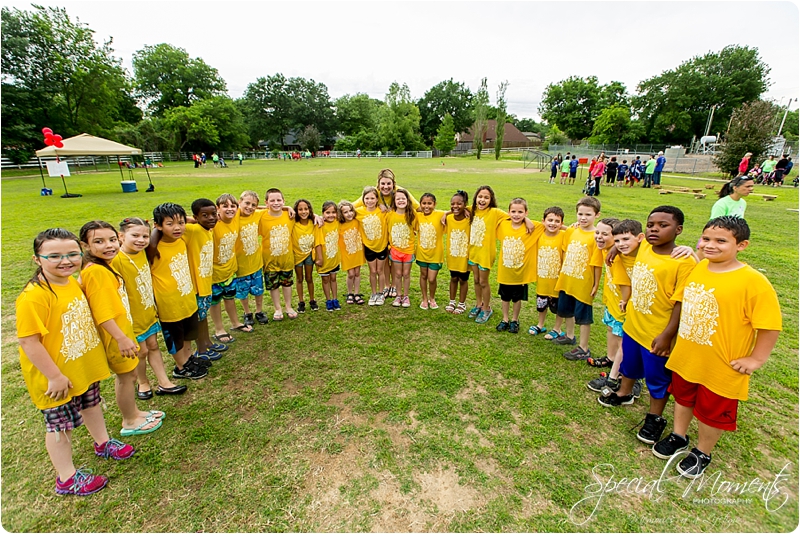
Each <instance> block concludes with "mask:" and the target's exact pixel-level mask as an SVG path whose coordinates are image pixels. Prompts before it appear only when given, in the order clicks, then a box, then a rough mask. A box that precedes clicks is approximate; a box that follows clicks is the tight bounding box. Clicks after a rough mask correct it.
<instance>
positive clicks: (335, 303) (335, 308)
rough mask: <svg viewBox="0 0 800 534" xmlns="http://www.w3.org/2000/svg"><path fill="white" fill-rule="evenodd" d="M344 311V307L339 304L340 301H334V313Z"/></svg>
mask: <svg viewBox="0 0 800 534" xmlns="http://www.w3.org/2000/svg"><path fill="white" fill-rule="evenodd" d="M341 309H342V305H341V304H339V299H333V311H339V310H341Z"/></svg>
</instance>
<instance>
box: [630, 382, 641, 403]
mask: <svg viewBox="0 0 800 534" xmlns="http://www.w3.org/2000/svg"><path fill="white" fill-rule="evenodd" d="M631 394H632V395H633V398H634V399H638V398H639V397H641V396H642V381H641V380H637V381H636V382H634V383H633V391H631Z"/></svg>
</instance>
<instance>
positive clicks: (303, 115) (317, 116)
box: [286, 78, 336, 146]
mask: <svg viewBox="0 0 800 534" xmlns="http://www.w3.org/2000/svg"><path fill="white" fill-rule="evenodd" d="M286 89H287V91H288V94H289V101H290V102H291V106H290V112H289V125H290V128H292V129H294V130H296V131H301V130H303V129H304V128H305V127H306V126H314V127H315V128H316V129H317V132H318V133H319V134H321V135H322V136H323V137H333V135H334V134H335V133H336V131H335V130H336V125H335V123H336V116H335V114H334V111H333V104H332V103H331V99H330V96H328V88H327V86H326V85H325V84H324V83H317V82H315V81H314V80H306V79H305V78H289V80H288V81H287V84H286ZM317 146H319V145H317Z"/></svg>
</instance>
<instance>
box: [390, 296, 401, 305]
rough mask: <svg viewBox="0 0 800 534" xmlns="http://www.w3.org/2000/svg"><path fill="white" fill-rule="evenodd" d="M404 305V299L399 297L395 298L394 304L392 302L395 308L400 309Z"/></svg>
mask: <svg viewBox="0 0 800 534" xmlns="http://www.w3.org/2000/svg"><path fill="white" fill-rule="evenodd" d="M402 305H403V297H400V296H397V297H395V298H394V302H392V306H394V307H395V308H399V307H400V306H402Z"/></svg>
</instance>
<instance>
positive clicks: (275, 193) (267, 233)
mask: <svg viewBox="0 0 800 534" xmlns="http://www.w3.org/2000/svg"><path fill="white" fill-rule="evenodd" d="M265 196H266V203H267V211H266V212H265V213H264V214H263V215H262V216H261V223H260V224H259V227H258V233H259V234H261V256H262V259H263V263H264V273H265V275H266V279H265V280H264V282H265V285H266V288H267V290H268V291H269V295H270V297H272V305H273V306H274V308H275V311H274V313H273V314H272V320H273V321H282V320H283V308H282V307H281V293H283V301H284V304H285V305H286V315H287V316H288V317H289V319H297V312H296V311H295V310H294V308H292V286H293V285H294V252H293V251H292V230H293V229H294V217H293V216H294V213H291V214H290V213H288V212H287V211H286V210H285V209H284V200H283V193H281V191H280V189H274V188H273V189H268V190H267V193H266V195H265Z"/></svg>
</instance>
